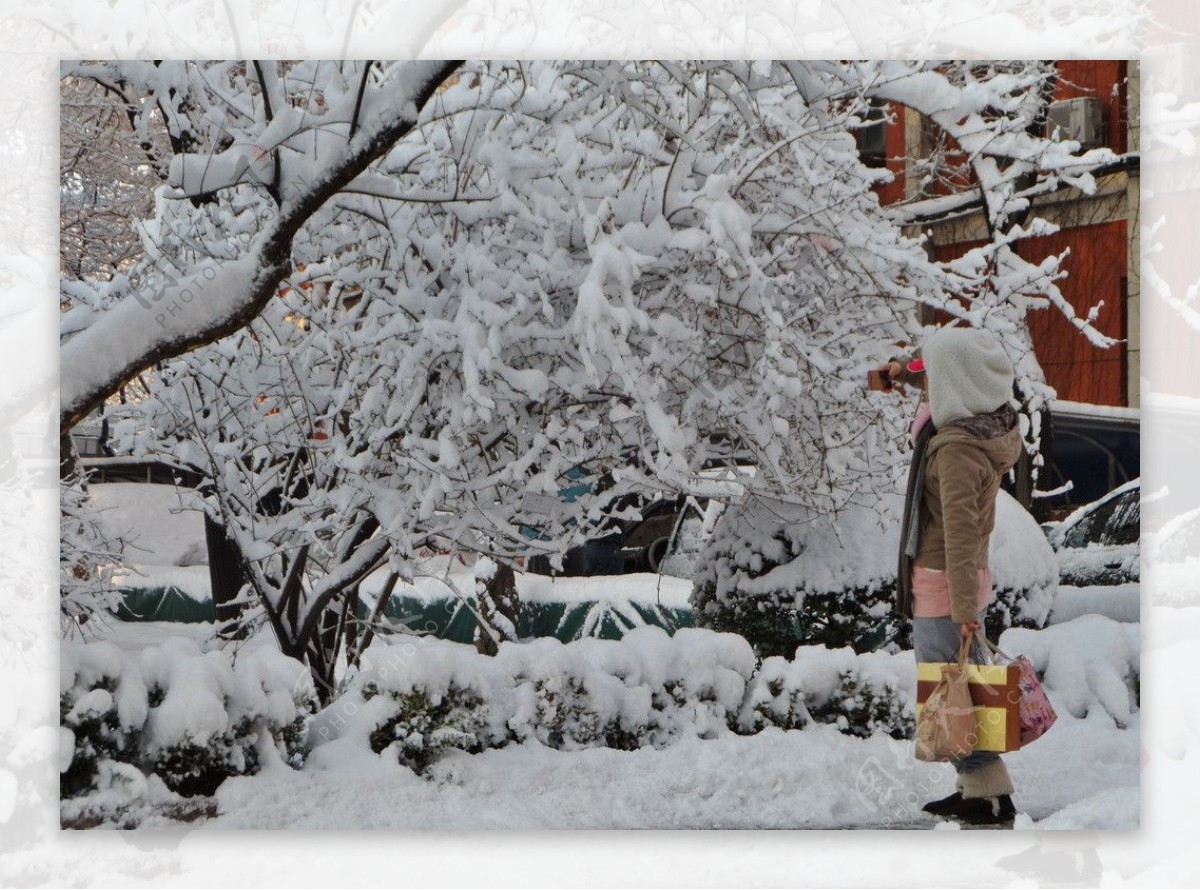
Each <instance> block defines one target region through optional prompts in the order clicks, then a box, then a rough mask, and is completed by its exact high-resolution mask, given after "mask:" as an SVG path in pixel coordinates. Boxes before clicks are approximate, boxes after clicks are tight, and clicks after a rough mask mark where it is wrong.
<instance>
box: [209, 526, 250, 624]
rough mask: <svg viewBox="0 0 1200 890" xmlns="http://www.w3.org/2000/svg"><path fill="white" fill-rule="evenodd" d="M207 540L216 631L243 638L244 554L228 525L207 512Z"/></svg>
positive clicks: (244, 606)
mask: <svg viewBox="0 0 1200 890" xmlns="http://www.w3.org/2000/svg"><path fill="white" fill-rule="evenodd" d="M204 539H205V542H206V543H207V545H208V580H209V583H210V585H211V587H212V600H213V608H214V609H215V610H216V618H217V634H218V635H219V636H220V637H221V638H222V639H226V640H240V639H244V638H245V635H246V631H245V628H244V627H242V626H241V622H240V621H239V619H240V618H241V617H242V613H243V612H244V611H245V608H246V605H245V604H244V603H238V602H236V600H237V596H238V594H239V593H240V592H241V590H242V586H243V585H244V584H245V581H246V579H245V576H244V575H243V574H242V554H241V553H240V552H239V550H238V547H237V545H236V544H234V543H233V541H231V540H229V537H228V536H227V535H226V534H225V528H224V527H223V526H221V525H218V524H217V523H216V522H214V521H213V520H212V518H211V517H209V516H208V515H207V514H206V515H205V517H204Z"/></svg>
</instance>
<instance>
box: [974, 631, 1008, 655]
mask: <svg viewBox="0 0 1200 890" xmlns="http://www.w3.org/2000/svg"><path fill="white" fill-rule="evenodd" d="M976 636H978V637H979V639H980V641H981V642H982V643H983V649H984V652H985V653H990V654H994V655H999V656H1000V657H1001V658H1003V659H1005V660H1007V661H1015V660H1016V659H1014V658H1013V657H1012V656H1011V655H1009V654H1008V653H1007V652H1005V651H1004V650H1003V649H1001V648H1000V647H999V646H997V645H996V644H995V643H993V642H992V641H991V640H989V639H988V638H987V637H986V636H984V634H983V631H982V630H980V631H976Z"/></svg>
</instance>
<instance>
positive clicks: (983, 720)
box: [917, 640, 1021, 754]
mask: <svg viewBox="0 0 1200 890" xmlns="http://www.w3.org/2000/svg"><path fill="white" fill-rule="evenodd" d="M963 645H964V647H966V646H968V645H969V641H966V640H964V641H963ZM948 665H950V666H954V667H957V665H953V663H948V662H934V661H920V662H917V721H918V723H920V720H921V712H922V710H923V709H924V707H925V702H926V701H928V700H929V696H930V694H931V693H932V692H933V691H934V689H936V688H937V686H938V684H939V683H941V682H942V675H943V672H944V669H945V668H946V667H947V666H948ZM966 674H967V689H968V691H969V693H970V696H971V704H972V707H973V710H974V720H975V732H974V738H973V740H972V741H973V744H972V750H973V751H992V752H995V753H997V754H1002V753H1004V752H1005V751H1016V750H1017V749H1018V748H1020V747H1021V686H1020V683H1021V672H1020V668H1019V667H1018V666H1017V665H1016V664H972V663H967V664H966Z"/></svg>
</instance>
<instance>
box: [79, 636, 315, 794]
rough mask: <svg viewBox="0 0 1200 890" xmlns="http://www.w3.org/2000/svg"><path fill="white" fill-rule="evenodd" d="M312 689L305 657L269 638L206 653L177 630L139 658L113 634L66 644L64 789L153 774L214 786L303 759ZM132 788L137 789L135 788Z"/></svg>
mask: <svg viewBox="0 0 1200 890" xmlns="http://www.w3.org/2000/svg"><path fill="white" fill-rule="evenodd" d="M312 699H313V690H312V686H311V681H310V680H309V678H308V673H307V671H306V670H305V669H304V667H303V665H301V664H300V663H299V662H296V661H294V660H292V659H289V658H286V657H284V656H283V655H281V654H280V653H279V652H278V651H277V650H275V649H272V648H271V647H269V646H264V647H261V648H257V649H253V650H246V651H243V652H242V653H240V654H239V655H238V657H237V658H236V660H235V659H234V658H233V657H232V656H231V655H230V654H229V653H228V652H222V651H213V652H206V653H202V652H201V651H200V647H199V646H198V645H197V644H196V643H195V641H193V640H187V639H182V638H172V639H169V640H167V641H166V642H164V643H163V644H162V645H161V646H158V647H155V648H151V649H146V650H144V651H143V652H142V653H141V658H140V660H139V661H138V662H134V661H132V660H131V659H130V658H129V657H127V656H126V655H124V654H123V653H122V652H121V651H120V650H118V649H117V648H116V647H114V646H112V645H110V644H108V643H84V644H72V643H66V642H64V643H63V646H62V674H61V689H60V710H61V727H62V730H61V733H60V735H61V738H62V743H63V745H64V751H63V753H62V755H61V762H60V771H61V777H60V786H61V793H62V796H63V797H75V796H78V795H84V794H90V793H95V792H105V791H106V790H108V789H109V788H110V786H112V785H113V784H114V782H117V781H118V780H119V783H120V784H122V785H124V786H125V787H126V788H130V789H134V790H135V791H136V788H138V787H140V788H142V789H143V790H144V788H145V779H144V778H143V779H142V781H141V782H140V783H139V782H137V781H134V779H132V778H131V777H132V776H133V775H134V773H137V774H138V775H142V774H145V775H151V774H153V775H157V776H158V777H159V778H160V779H161V780H162V782H163V783H164V784H165V785H166V787H167V788H168V789H170V790H171V791H173V792H176V793H178V794H182V795H185V796H191V795H196V794H206V795H207V794H212V793H213V791H215V790H216V787H217V786H218V785H219V784H220V783H221V782H222V781H224V780H225V779H226V778H228V777H229V776H232V775H247V774H251V773H255V772H258V770H259V769H260V768H262V766H263V765H264V761H265V759H266V758H270V759H272V760H278V761H282V762H284V763H287V764H289V765H291V766H294V767H296V766H299V765H300V764H301V762H302V760H303V747H302V745H303V742H304V739H305V733H304V724H305V721H306V719H307V713H308V710H309V708H310V703H311V701H312ZM135 796H136V795H135Z"/></svg>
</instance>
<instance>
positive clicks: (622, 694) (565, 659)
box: [314, 627, 754, 772]
mask: <svg viewBox="0 0 1200 890" xmlns="http://www.w3.org/2000/svg"><path fill="white" fill-rule="evenodd" d="M753 670H754V654H753V652H752V651H751V650H750V647H749V645H747V643H746V641H745V640H743V639H741V638H740V637H737V636H735V635H732V634H718V633H713V632H712V631H699V630H695V629H691V628H685V629H682V630H680V631H679V632H677V633H676V634H675V635H674V636H669V635H668V634H667V633H666V632H665V631H664V630H662V629H661V628H657V627H641V628H635V629H634V630H632V631H630V632H629V633H628V634H626V635H625V636H624V637H623V638H622V639H620V640H599V639H590V638H589V639H583V640H578V641H575V642H572V643H565V644H564V643H562V642H559V641H558V640H556V639H552V638H542V639H537V640H532V641H530V642H527V643H507V642H506V643H503V644H501V646H500V649H499V652H498V653H497V655H496V656H495V657H492V658H489V657H485V656H482V655H479V654H478V653H477V652H476V651H475V649H474V648H473V647H470V646H466V645H463V644H460V643H451V642H448V641H445V640H437V639H432V638H420V639H416V640H412V641H407V642H404V643H399V644H397V643H395V642H393V643H391V644H390V645H387V644H384V645H381V646H377V647H372V649H371V650H368V652H367V656H366V660H365V663H364V668H363V672H362V674H361V675H360V677H359V678H358V679H357V680H356V681H355V683H354V684H353V686H352V689H351V690H350V692H349V693H348V694H347V696H344V697H343V700H342V701H340V702H337V703H335V704H334V705H333V706H332V707H331V708H330V709H328V711H327V712H326V713H324V714H322V715H320V716H319V718H318V728H317V731H316V733H315V736H314V737H315V738H316V737H319V738H320V739H323V740H326V741H328V740H330V738H331V737H332V736H333V735H335V734H336V735H337V736H338V738H339V739H341V738H345V739H359V740H363V739H365V740H366V742H367V744H368V745H369V747H370V748H371V750H372V751H374V752H376V753H377V754H383V755H384V756H387V757H395V758H396V759H397V760H398V761H399V762H400V763H402V764H404V765H406V766H409V767H411V768H412V769H414V770H415V771H417V772H422V771H424V770H425V769H426V768H427V767H428V766H429V765H430V764H431V763H433V762H434V761H435V760H436V759H437V758H438V757H439V756H440V755H441V754H442V753H443V752H444V751H446V750H448V749H452V748H455V749H459V750H464V751H470V752H476V751H481V750H483V749H484V748H487V747H497V746H500V745H505V744H508V743H510V742H517V743H521V742H527V741H536V742H538V743H540V744H543V745H546V746H547V747H550V748H556V749H560V750H578V749H581V748H591V747H611V748H619V749H622V750H633V749H636V748H641V747H644V746H647V745H650V746H655V747H663V746H666V745H669V744H671V743H673V742H674V741H676V740H678V739H680V738H682V737H684V736H695V737H699V738H714V737H716V736H718V735H721V734H723V733H728V732H729V731H730V727H731V725H732V724H734V723H735V722H736V715H737V713H738V710H739V708H740V706H741V702H742V698H743V696H744V694H745V689H746V683H747V681H748V680H749V678H750V676H751V674H752V672H753ZM318 743H319V742H318Z"/></svg>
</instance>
